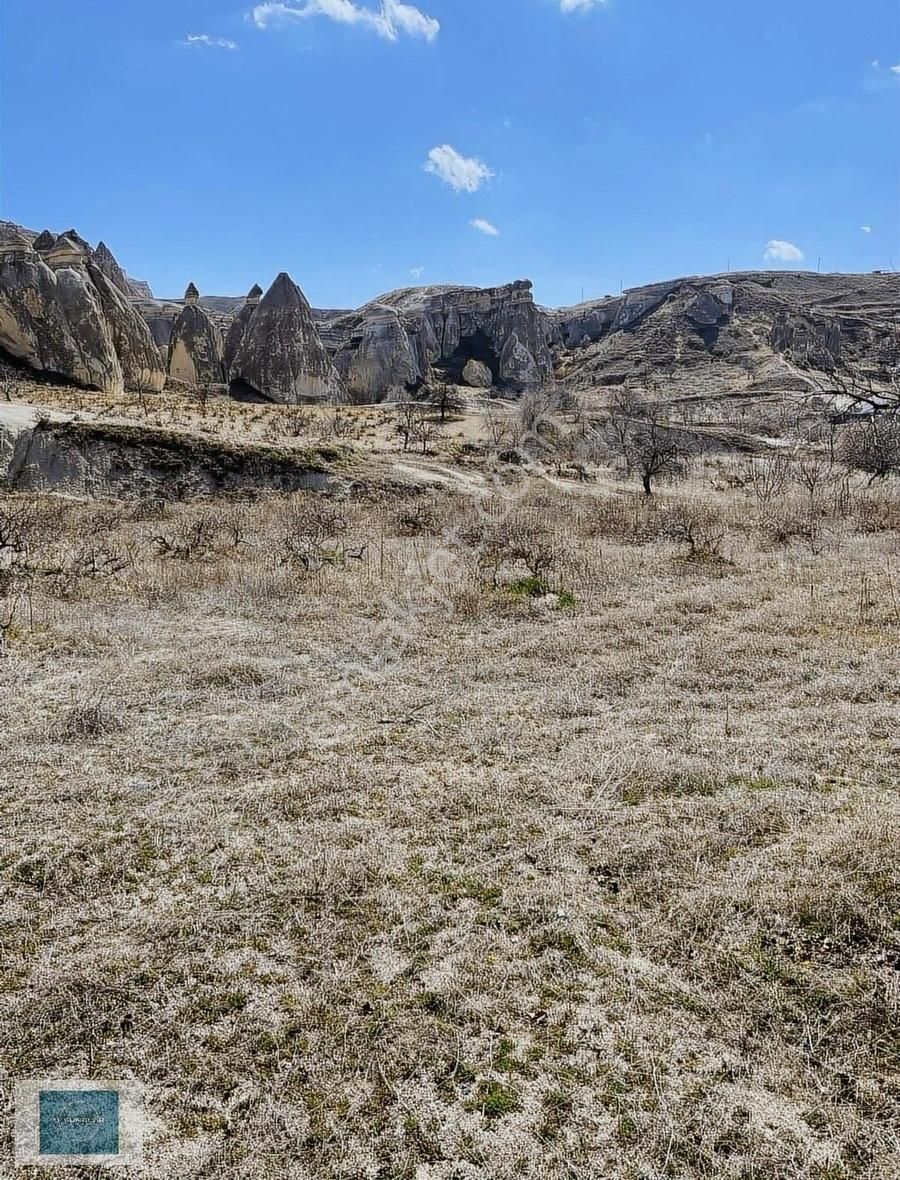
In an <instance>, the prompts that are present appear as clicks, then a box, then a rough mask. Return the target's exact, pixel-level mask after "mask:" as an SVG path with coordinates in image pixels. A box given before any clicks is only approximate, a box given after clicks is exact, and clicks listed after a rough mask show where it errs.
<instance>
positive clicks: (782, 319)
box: [769, 311, 841, 372]
mask: <svg viewBox="0 0 900 1180" xmlns="http://www.w3.org/2000/svg"><path fill="white" fill-rule="evenodd" d="M769 342H770V343H771V345H772V347H773V348H774V349H775V351H776V352H780V353H782V354H783V355H785V356H787V357H788V358H789V359H790V360H792V361H794V362H795V364H798V365H801V366H802V367H811V368H813V369H821V370H823V371H824V372H830V371H831V370H833V369H835V368H837V367H838V366H839V365H840V363H841V322H840V320H836V319H830V318H825V317H821V318H820V317H812V316H808V315H801V314H799V313H794V312H788V311H782V312H779V314H778V315H777V316H776V317H775V323H774V324H773V325H772V332H771V335H770V337H769Z"/></svg>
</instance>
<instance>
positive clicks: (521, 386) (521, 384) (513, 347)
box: [500, 332, 543, 393]
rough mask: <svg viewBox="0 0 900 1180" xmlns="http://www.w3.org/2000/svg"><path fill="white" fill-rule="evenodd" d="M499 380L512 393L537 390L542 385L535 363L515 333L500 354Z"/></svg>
mask: <svg viewBox="0 0 900 1180" xmlns="http://www.w3.org/2000/svg"><path fill="white" fill-rule="evenodd" d="M500 380H501V382H502V383H503V384H504V385H505V386H506V387H507V388H508V389H511V390H512V391H513V392H514V393H525V392H526V391H527V390H529V389H537V388H538V387H539V386H540V385H541V384H542V383H543V378H542V374H541V371H540V369H539V368H538V365H537V361H536V360H535V359H534V357H533V356H532V355H531V353H530V352H529V351H528V349H527V348H526V347H525V345H524V344H522V342H521V341H520V340H519V337H518V336H517V335H516V333H515V332H513V334H512V335H511V336H510V337H509V339H508V340H507V341H506V344H504V346H503V352H502V353H501V354H500Z"/></svg>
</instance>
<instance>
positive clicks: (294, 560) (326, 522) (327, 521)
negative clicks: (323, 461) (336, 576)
mask: <svg viewBox="0 0 900 1180" xmlns="http://www.w3.org/2000/svg"><path fill="white" fill-rule="evenodd" d="M279 546H280V558H281V563H282V564H283V565H287V566H290V567H293V568H295V569H301V570H303V571H304V572H306V573H317V572H318V571H320V570H322V569H323V568H324V567H325V566H343V565H345V564H346V563H347V561H348V560H354V561H360V560H362V558H363V556H364V554H365V551H366V548H367V546H366V545H365V544H364V543H363V542H361V541H359V540H358V539H357V538H353V537H351V536H350V535H349V521H348V517H347V512H346V510H345V508H344V507H343V506H342V505H340V504H337V503H335V502H334V501H331V500H326V499H321V498H318V497H315V496H303V497H300V498H297V499H294V500H293V501H292V502H291V504H290V505H289V507H288V509H287V511H286V513H285V514H284V516H283V519H282V522H281V531H280V536H279Z"/></svg>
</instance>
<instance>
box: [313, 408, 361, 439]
mask: <svg viewBox="0 0 900 1180" xmlns="http://www.w3.org/2000/svg"><path fill="white" fill-rule="evenodd" d="M321 434H322V437H323V438H337V439H352V438H356V437H358V435H359V419H358V418H357V417H356V415H355V414H351V413H349V412H348V411H347V410H345V409H342V408H341V406H332V407H331V409H330V410H329V411H328V413H327V414H326V415H325V417H324V419H323V420H322V424H321Z"/></svg>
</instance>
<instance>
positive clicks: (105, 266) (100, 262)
mask: <svg viewBox="0 0 900 1180" xmlns="http://www.w3.org/2000/svg"><path fill="white" fill-rule="evenodd" d="M92 261H93V263H94V266H96V267H97V269H98V270H101V271H102V272H103V273H104V274H105V275H106V277H107V278H108V279H109V281H110V282H111V283H112V285H113V286H114V287H115V288H116V289H117V290H119V291H121V293H122V294H123V295H124V296H125V297H126V299H128V298H131V293H132V292H131V287H130V285H129V283H128V279H127V278H126V277H125V271H124V270H122V268H121V266H119V264H118V262H116V258H115V255H114V254H113V252H112V250H110V248H109V246H107V244H106V242H100V243H98V245H97V248H96V249H95V250H94V252H93V258H92Z"/></svg>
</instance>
